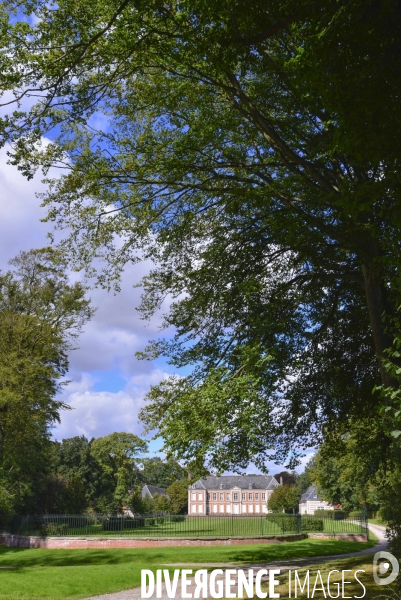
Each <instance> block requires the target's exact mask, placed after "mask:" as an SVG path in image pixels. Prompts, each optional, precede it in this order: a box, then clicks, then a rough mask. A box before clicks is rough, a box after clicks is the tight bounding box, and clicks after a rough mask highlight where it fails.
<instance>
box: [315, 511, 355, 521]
mask: <svg viewBox="0 0 401 600" xmlns="http://www.w3.org/2000/svg"><path fill="white" fill-rule="evenodd" d="M358 515H359V513H358ZM315 516H316V517H319V519H333V520H334V521H343V519H346V518H347V516H348V513H347V512H346V511H344V510H339V509H335V510H323V509H321V510H315Z"/></svg>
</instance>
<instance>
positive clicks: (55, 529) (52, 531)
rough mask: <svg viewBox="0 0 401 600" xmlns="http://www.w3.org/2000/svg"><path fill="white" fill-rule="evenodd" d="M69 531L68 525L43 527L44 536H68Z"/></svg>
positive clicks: (53, 524) (56, 524)
mask: <svg viewBox="0 0 401 600" xmlns="http://www.w3.org/2000/svg"><path fill="white" fill-rule="evenodd" d="M67 531H68V525H67V523H46V524H45V525H43V526H42V534H43V535H66V534H67Z"/></svg>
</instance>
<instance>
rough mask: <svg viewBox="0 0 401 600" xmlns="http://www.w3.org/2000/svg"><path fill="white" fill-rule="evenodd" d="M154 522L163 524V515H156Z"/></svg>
mask: <svg viewBox="0 0 401 600" xmlns="http://www.w3.org/2000/svg"><path fill="white" fill-rule="evenodd" d="M156 523H157V524H158V525H163V523H164V517H156Z"/></svg>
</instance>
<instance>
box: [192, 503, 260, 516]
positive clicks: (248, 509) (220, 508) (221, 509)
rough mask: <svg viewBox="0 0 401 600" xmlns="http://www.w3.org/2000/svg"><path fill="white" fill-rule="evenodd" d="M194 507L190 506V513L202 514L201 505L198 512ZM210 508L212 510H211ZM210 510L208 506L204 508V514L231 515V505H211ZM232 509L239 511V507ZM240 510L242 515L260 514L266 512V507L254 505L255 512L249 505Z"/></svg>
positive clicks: (194, 505) (193, 505)
mask: <svg viewBox="0 0 401 600" xmlns="http://www.w3.org/2000/svg"><path fill="white" fill-rule="evenodd" d="M196 506H197V505H196V504H191V512H192V513H196V512H199V513H201V514H204V508H203V505H202V504H199V505H198V511H197V510H196ZM211 508H212V510H211ZM211 508H210V506H207V507H206V513H207V514H208V513H210V512H214V513H217V512H219V513H224V514H226V513H231V504H227V505H225V504H220V505H219V506H218V505H217V504H213V505H212V507H211ZM234 509H235V510H234V512H237V510H239V506H238V505H235V507H234ZM261 509H262V510H261ZM241 510H242V512H243V513H246V512H248V513H253V512H255V513H260V512H263V513H266V512H267V506H266V504H262V505H259V504H256V505H255V510H254V506H253V504H249V505H246V504H242V509H241ZM237 514H238V513H237Z"/></svg>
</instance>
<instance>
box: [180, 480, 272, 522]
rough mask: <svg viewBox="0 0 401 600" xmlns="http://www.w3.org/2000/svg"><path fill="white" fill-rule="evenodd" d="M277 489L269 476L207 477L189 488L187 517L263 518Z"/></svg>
mask: <svg viewBox="0 0 401 600" xmlns="http://www.w3.org/2000/svg"><path fill="white" fill-rule="evenodd" d="M278 485H279V483H278V481H276V479H275V478H274V477H272V476H271V475H222V476H221V477H214V476H213V475H208V476H207V477H203V478H202V479H198V481H195V482H194V483H193V484H192V485H190V486H189V488H188V514H190V515H195V514H197V515H209V514H220V515H221V514H224V515H227V514H229V515H231V514H234V515H255V514H263V513H266V512H267V511H268V507H267V504H268V501H269V498H270V496H271V494H272V492H273V490H274V489H275V488H276V487H277V486H278Z"/></svg>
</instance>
